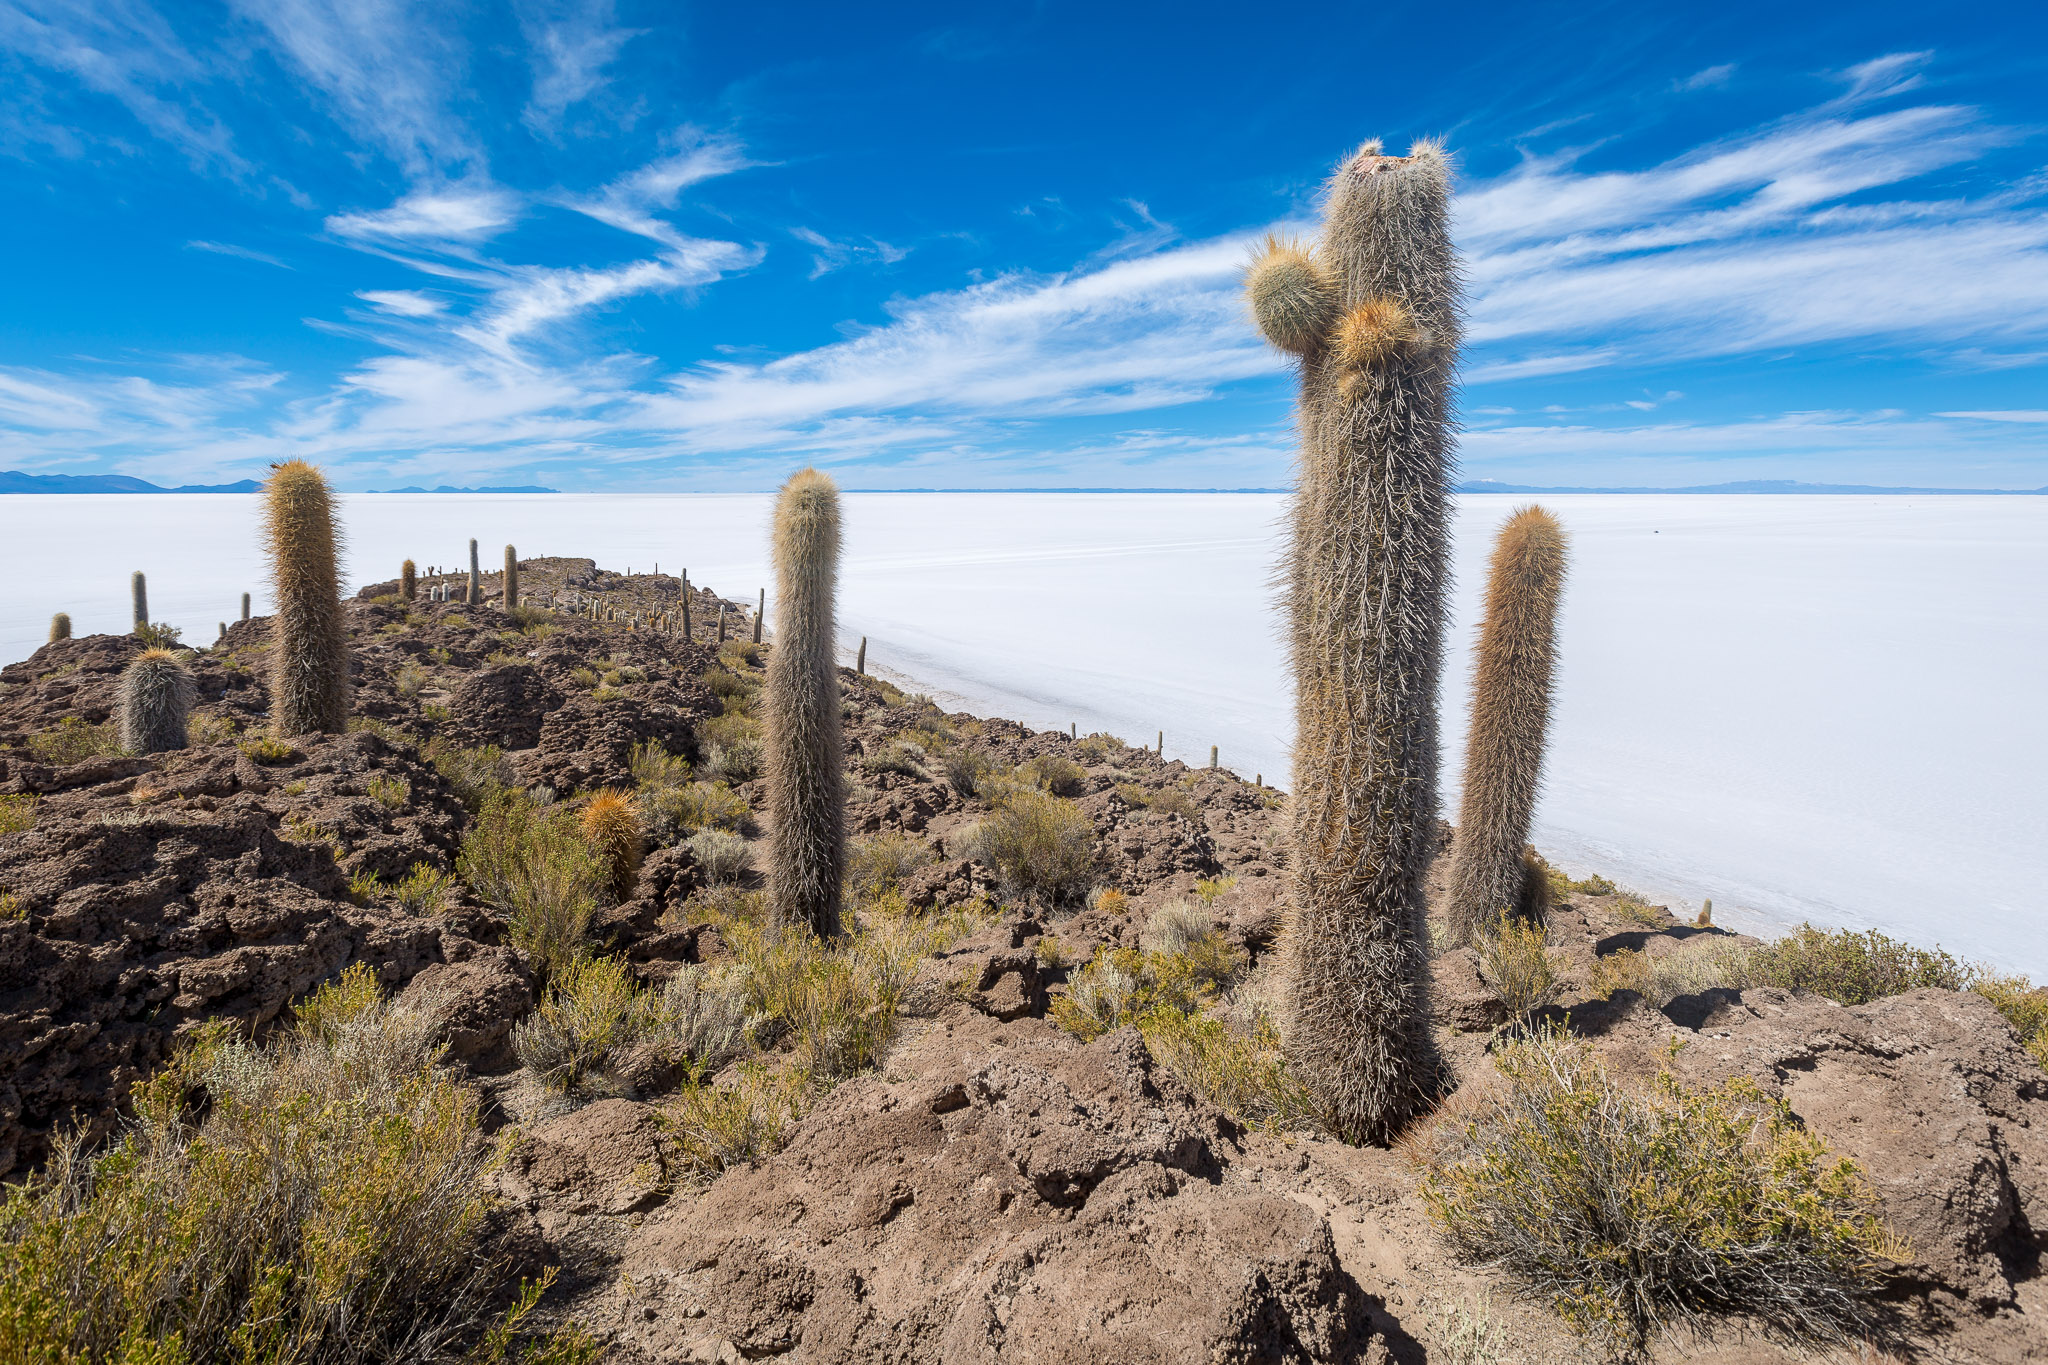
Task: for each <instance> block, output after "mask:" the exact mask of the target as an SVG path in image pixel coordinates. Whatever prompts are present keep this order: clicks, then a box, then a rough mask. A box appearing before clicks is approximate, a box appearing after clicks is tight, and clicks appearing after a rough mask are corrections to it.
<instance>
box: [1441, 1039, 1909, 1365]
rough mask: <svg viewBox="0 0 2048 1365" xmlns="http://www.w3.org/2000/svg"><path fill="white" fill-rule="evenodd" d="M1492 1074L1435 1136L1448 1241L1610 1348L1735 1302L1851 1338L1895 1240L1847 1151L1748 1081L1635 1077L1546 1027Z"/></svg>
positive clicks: (1825, 1337)
mask: <svg viewBox="0 0 2048 1365" xmlns="http://www.w3.org/2000/svg"><path fill="white" fill-rule="evenodd" d="M1494 1065H1495V1066H1496V1067H1497V1068H1498V1069H1499V1070H1500V1073H1501V1075H1502V1077H1503V1078H1504V1079H1505V1081H1506V1085H1505V1086H1504V1087H1503V1088H1502V1089H1501V1090H1500V1091H1499V1092H1498V1093H1495V1094H1492V1095H1490V1096H1488V1097H1487V1098H1486V1099H1484V1100H1483V1101H1482V1107H1481V1109H1480V1110H1479V1112H1478V1113H1477V1115H1476V1116H1474V1117H1472V1118H1470V1119H1468V1120H1466V1121H1464V1122H1462V1123H1448V1124H1446V1125H1444V1126H1443V1127H1441V1128H1439V1129H1438V1130H1437V1132H1436V1133H1435V1134H1434V1137H1433V1141H1434V1144H1435V1146H1434V1150H1433V1151H1431V1152H1430V1153H1429V1154H1428V1156H1427V1158H1426V1160H1427V1165H1428V1173H1427V1175H1426V1176H1425V1178H1424V1180H1423V1184H1422V1196H1423V1200H1424V1203H1425V1205H1426V1207H1427V1208H1428V1210H1429V1214H1430V1217H1431V1219H1432V1220H1433V1221H1434V1222H1435V1223H1436V1225H1437V1226H1438V1228H1439V1229H1440V1230H1441V1231H1442V1232H1443V1234H1444V1236H1445V1237H1446V1238H1447V1239H1448V1241H1449V1242H1450V1245H1451V1248H1452V1250H1453V1252H1454V1253H1455V1254H1456V1255H1458V1256H1459V1257H1460V1258H1461V1259H1464V1260H1466V1261H1469V1262H1472V1263H1474V1264H1480V1265H1485V1266H1489V1267H1492V1268H1496V1269H1498V1270H1501V1271H1504V1272H1506V1273H1507V1274H1508V1275H1509V1276H1510V1277H1512V1278H1513V1279H1514V1280H1516V1281H1517V1282H1518V1283H1519V1284H1520V1285H1521V1286H1522V1288H1523V1289H1524V1291H1525V1292H1527V1293H1530V1294H1532V1295H1534V1296H1536V1297H1538V1298H1541V1299H1545V1300H1548V1301H1549V1302H1550V1304H1551V1305H1552V1307H1553V1308H1554V1309H1555V1310H1556V1311H1557V1312H1558V1313H1559V1315H1560V1316H1562V1317H1563V1318H1564V1320H1565V1321H1566V1323H1568V1324H1569V1325H1570V1326H1571V1327H1572V1328H1573V1329H1574V1330H1576V1331H1578V1332H1580V1333H1582V1334H1584V1335H1586V1336H1587V1337H1589V1338H1591V1339H1593V1340H1594V1341H1595V1342H1597V1343H1599V1344H1600V1345H1602V1346H1604V1347H1607V1348H1608V1349H1611V1350H1614V1351H1616V1352H1619V1353H1634V1352H1638V1351H1640V1350H1641V1349H1642V1348H1643V1347H1644V1346H1645V1344H1646V1343H1647V1342H1648V1340H1649V1337H1650V1335H1651V1333H1653V1332H1654V1331H1657V1330H1658V1329H1660V1328H1667V1327H1671V1326H1676V1325H1683V1326H1687V1327H1692V1328H1695V1329H1698V1330H1701V1331H1703V1332H1710V1331H1711V1330H1712V1328H1713V1326H1714V1322H1715V1319H1716V1318H1717V1317H1719V1316H1721V1315H1746V1316H1747V1317H1749V1318H1750V1319H1752V1320H1754V1321H1756V1322H1758V1323H1760V1324H1762V1326H1763V1327H1764V1328H1765V1330H1766V1331H1767V1332H1769V1333H1770V1334H1772V1335H1773V1336H1776V1337H1779V1338H1782V1339H1787V1340H1790V1341H1794V1342H1799V1343H1811V1344H1841V1345H1847V1344H1850V1343H1852V1342H1854V1341H1856V1340H1858V1339H1860V1338H1862V1337H1864V1336H1865V1335H1867V1334H1869V1333H1870V1332H1871V1330H1872V1329H1873V1328H1874V1327H1875V1325H1876V1314H1877V1307H1876V1305H1877V1301H1878V1296H1879V1293H1880V1291H1881V1290H1882V1288H1883V1285H1884V1277H1885V1274H1886V1272H1887V1268H1888V1266H1889V1265H1890V1264H1891V1263H1893V1262H1895V1261H1898V1260H1900V1259H1903V1258H1904V1257H1905V1256H1906V1254H1907V1251H1906V1248H1905V1247H1904V1245H1903V1244H1902V1243H1901V1242H1900V1241H1899V1240H1898V1239H1897V1238H1896V1237H1895V1236H1894V1235H1893V1234H1892V1233H1891V1232H1890V1230H1889V1229H1888V1228H1887V1227H1886V1226H1885V1224H1884V1222H1883V1220H1882V1219H1881V1217H1880V1216H1879V1203H1878V1200H1877V1197H1876V1195H1875V1194H1873V1193H1872V1191H1871V1190H1870V1187H1869V1185H1868V1184H1867V1182H1866V1181H1865V1180H1864V1177H1863V1173H1862V1171H1861V1170H1860V1169H1859V1168H1858V1167H1857V1166H1856V1164H1855V1163H1854V1162H1851V1161H1847V1160H1842V1159H1836V1158H1833V1157H1831V1156H1830V1155H1829V1153H1828V1151H1827V1148H1826V1146H1825V1144H1823V1143H1822V1142H1821V1140H1820V1139H1819V1138H1817V1137H1815V1136H1814V1135H1813V1134H1811V1133H1809V1132H1807V1131H1806V1130H1805V1129H1804V1128H1802V1127H1801V1126H1800V1125H1799V1122H1798V1120H1797V1119H1796V1118H1794V1117H1793V1115H1792V1112H1791V1110H1790V1109H1789V1107H1787V1106H1786V1104H1785V1103H1784V1102H1783V1101H1780V1100H1774V1099H1772V1098H1770V1097H1769V1096H1767V1095H1765V1094H1764V1093H1763V1092H1762V1091H1761V1090H1759V1089H1758V1088H1757V1087H1756V1086H1755V1085H1754V1084H1753V1083H1752V1082H1750V1081H1747V1080H1740V1079H1738V1080H1733V1081H1729V1082H1727V1083H1725V1084H1723V1085H1720V1086H1717V1087H1714V1088H1712V1089H1699V1088H1693V1087H1689V1086H1685V1085H1682V1084H1680V1083H1679V1081H1678V1080H1677V1079H1676V1078H1675V1077H1673V1076H1672V1075H1671V1073H1670V1071H1669V1069H1668V1068H1666V1069H1665V1070H1664V1071H1663V1073H1662V1074H1661V1075H1660V1076H1659V1078H1658V1080H1657V1083H1656V1087H1655V1089H1654V1091H1652V1092H1651V1093H1648V1094H1637V1093H1632V1092H1630V1091H1628V1090H1625V1089H1622V1088H1620V1087H1618V1086H1617V1085H1616V1084H1615V1083H1614V1082H1613V1080H1612V1079H1611V1078H1610V1077H1609V1076H1608V1074H1607V1072H1606V1070H1605V1068H1604V1067H1603V1066H1602V1064H1601V1062H1600V1059H1599V1056H1598V1054H1596V1053H1595V1052H1594V1050H1593V1049H1592V1047H1591V1046H1590V1045H1588V1044H1587V1043H1586V1042H1584V1041H1583V1040H1580V1039H1577V1038H1574V1037H1572V1036H1570V1035H1568V1034H1566V1033H1564V1032H1563V1031H1562V1030H1559V1029H1547V1030H1542V1031H1539V1032H1537V1033H1535V1034H1533V1035H1531V1036H1529V1037H1527V1038H1523V1039H1518V1040H1515V1041H1511V1042H1508V1043H1506V1044H1505V1045H1504V1046H1502V1047H1501V1048H1500V1049H1499V1050H1498V1051H1497V1052H1496V1053H1495V1054H1494Z"/></svg>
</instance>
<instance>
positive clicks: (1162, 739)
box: [1159, 730, 1166, 758]
mask: <svg viewBox="0 0 2048 1365" xmlns="http://www.w3.org/2000/svg"><path fill="white" fill-rule="evenodd" d="M1159 756H1160V757H1161V758H1165V757H1166V731H1164V730H1161V731H1160V732H1159Z"/></svg>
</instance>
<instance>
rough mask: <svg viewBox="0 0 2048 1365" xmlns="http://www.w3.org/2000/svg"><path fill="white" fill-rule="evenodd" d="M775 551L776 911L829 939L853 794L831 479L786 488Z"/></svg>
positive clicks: (771, 666)
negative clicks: (839, 649) (846, 768)
mask: <svg viewBox="0 0 2048 1365" xmlns="http://www.w3.org/2000/svg"><path fill="white" fill-rule="evenodd" d="M774 555H775V611H776V621H777V622H778V625H777V628H776V632H775V651H774V653H773V654H772V655H770V656H769V660H768V683H767V687H766V689H765V703H766V707H765V709H766V721H767V725H766V730H767V750H768V752H767V770H768V809H769V826H770V829H769V836H768V905H769V909H770V911H771V912H772V913H773V914H774V915H775V916H776V917H777V918H778V919H779V920H780V921H781V922H782V923H784V924H804V925H808V926H809V927H810V928H811V930H812V931H813V932H815V933H817V934H818V935H819V936H821V937H826V938H829V937H832V936H834V935H836V934H838V932H839V879H840V876H841V875H842V873H843V872H844V871H845V866H846V833H845V828H844V806H845V800H846V797H845V785H844V781H843V779H842V775H841V769H842V766H843V764H844V761H845V760H844V756H843V754H842V753H841V750H840V743H839V669H838V667H837V665H836V663H835V662H834V648H833V646H834V634H835V631H834V620H833V599H834V597H835V595H836V593H837V590H838V580H839V488H838V486H837V485H836V484H834V483H833V482H832V480H831V479H830V478H829V477H828V476H826V475H824V474H821V473H819V472H818V471H817V470H815V469H803V470H799V471H798V472H797V473H796V474H794V475H792V476H791V477H790V480H789V482H788V483H786V484H784V485H783V486H782V492H781V493H780V494H779V495H778V496H777V498H776V500H775V543H774ZM755 619H756V620H757V621H758V620H759V619H760V618H759V617H758V616H757V617H756V618H755Z"/></svg>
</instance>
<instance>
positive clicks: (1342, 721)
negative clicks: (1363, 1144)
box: [1246, 142, 1460, 1142]
mask: <svg viewBox="0 0 2048 1365" xmlns="http://www.w3.org/2000/svg"><path fill="white" fill-rule="evenodd" d="M1449 206H1450V167H1449V165H1448V163H1447V162H1446V160H1445V157H1444V154H1443V151H1442V149H1441V148H1440V147H1439V146H1437V145H1436V144H1434V143H1422V144H1419V145H1417V146H1416V147H1415V148H1414V150H1413V151H1412V152H1410V154H1409V155H1408V156H1406V157H1393V156H1383V155H1381V153H1380V145H1379V143H1377V142H1368V143H1366V144H1365V145H1364V146H1363V147H1361V148H1359V150H1358V151H1357V152H1356V153H1354V154H1353V155H1352V156H1350V157H1347V158H1346V159H1345V160H1344V162H1343V163H1342V164H1341V165H1339V166H1338V168H1337V172H1336V174H1335V175H1334V176H1333V177H1332V178H1331V181H1330V185H1329V190H1328V194H1327V197H1326V199H1325V202H1324V211H1323V230H1322V235H1321V238H1320V240H1319V241H1318V242H1316V243H1315V244H1314V246H1313V247H1308V246H1302V245H1299V244H1296V243H1291V242H1283V241H1278V240H1273V239H1268V241H1267V243H1266V247H1265V250H1264V252H1263V253H1262V254H1261V255H1260V256H1259V257H1258V258H1257V259H1256V260H1255V261H1254V262H1253V264H1252V266H1251V268H1250V269H1249V271H1248V272H1247V275H1246V288H1247V292H1248V293H1249V295H1250V302H1251V306H1252V312H1253V315H1254V317H1255V318H1256V320H1257V322H1258V325H1259V328H1260V330H1261V331H1263V332H1264V333H1265V335H1266V338H1267V340H1269V341H1271V342H1272V343H1273V344H1274V345H1275V346H1278V347H1280V348H1281V349H1282V350H1285V351H1288V352H1291V353H1292V354H1293V355H1294V356H1295V357H1297V363H1298V369H1299V376H1300V386H1301V387H1300V407H1299V410H1298V412H1297V418H1296V421H1297V426H1298V428H1299V430H1300V432H1301V458H1300V463H1299V476H1298V477H1299V484H1298V488H1297V490H1296V493H1295V498H1294V505H1293V508H1292V510H1291V513H1290V517H1291V523H1292V524H1291V527H1290V537H1289V544H1288V549H1287V555H1286V559H1285V571H1286V578H1287V585H1288V593H1287V596H1288V631H1289V644H1290V653H1291V655H1292V659H1293V664H1294V672H1295V727H1296V733H1295V748H1294V801H1293V818H1294V849H1293V853H1292V855H1291V858H1290V862H1291V864H1292V876H1293V882H1294V887H1293V890H1294V905H1293V920H1292V928H1291V932H1290V934H1289V938H1288V952H1287V957H1286V961H1287V966H1286V972H1287V977H1286V983H1287V990H1288V994H1289V998H1290V1010H1289V1013H1290V1015H1291V1017H1292V1027H1291V1029H1290V1031H1289V1036H1288V1051H1289V1054H1290V1057H1291V1059H1292V1062H1293V1065H1294V1067H1295V1068H1296V1071H1297V1073H1298V1074H1299V1075H1300V1076H1301V1078H1302V1079H1303V1080H1304V1081H1305V1082H1306V1083H1307V1085H1308V1086H1309V1088H1310V1090H1311V1091H1312V1092H1313V1093H1314V1094H1315V1096H1316V1097H1317V1099H1318V1101H1319V1102H1320V1103H1321V1105H1322V1106H1323V1108H1324V1110H1325V1113H1326V1116H1327V1118H1328V1120H1329V1121H1330V1123H1331V1124H1332V1125H1333V1126H1334V1128H1335V1129H1336V1130H1337V1131H1338V1132H1340V1133H1342V1134H1343V1135H1345V1136H1346V1137H1349V1138H1351V1139H1352V1140H1354V1141H1373V1142H1385V1141H1387V1140H1389V1139H1390V1138H1392V1137H1393V1135H1394V1134H1395V1133H1396V1132H1397V1131H1398V1130H1399V1129H1400V1128H1401V1126H1402V1125H1403V1124H1404V1123H1405V1122H1406V1121H1407V1120H1408V1119H1410V1118H1412V1117H1413V1116H1414V1115H1416V1114H1417V1113H1418V1112H1420V1111H1421V1110H1423V1109H1424V1108H1426V1107H1427V1106H1428V1105H1429V1104H1430V1103H1431V1102H1432V1101H1433V1099H1434V1097H1435V1096H1436V1095H1437V1093H1438V1092H1439V1090H1440V1088H1441V1083H1442V1074H1441V1064H1440V1062H1439V1059H1438V1057H1437V1053H1436V1048H1435V1044H1434V1042H1433V1040H1432V1038H1431V1035H1430V1018H1429V999H1428V981H1429V956H1428V948H1427V942H1428V940H1427V931H1426V922H1425V914H1426V908H1425V903H1424V899H1423V878H1424V876H1425V874H1426V873H1427V872H1428V869H1429V863H1430V857H1431V854H1432V852H1433V848H1434V840H1435V836H1436V778H1437V715H1436V690H1437V675H1438V670H1439V667H1440V663H1441V656H1442V649H1443V614H1444V608H1443V598H1444V577H1445V546H1444V502H1445V497H1446V491H1447V490H1446V484H1447V475H1448V466H1449V461H1450V446H1451V436H1450V416H1451V381H1452V373H1453V370H1454V368H1455V366H1456V363H1457V356H1458V345H1459V335H1460V321H1459V299H1458V264H1457V259H1456V256H1455V254H1454V252H1453V250H1452V247H1451V239H1450V230H1449V227H1450V225H1449Z"/></svg>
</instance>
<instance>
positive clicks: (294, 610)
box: [263, 460, 348, 735]
mask: <svg viewBox="0 0 2048 1365" xmlns="http://www.w3.org/2000/svg"><path fill="white" fill-rule="evenodd" d="M263 523H264V534H265V536H266V538H267V539H268V540H269V548H270V573H271V582H272V597H273V600H274V601H275V602H276V606H275V607H274V608H273V609H272V611H271V617H270V621H271V626H270V630H271V648H270V669H271V671H270V724H271V728H272V729H273V730H275V731H276V732H277V733H278V734H280V735H302V734H308V733H312V732H316V731H318V732H324V733H326V734H340V733H341V732H342V731H343V730H344V729H346V728H347V726H348V635H347V632H346V630H345V629H344V628H343V624H342V614H341V595H340V584H339V577H338V574H337V571H336V568H335V559H336V551H337V545H338V542H339V540H340V538H341V537H340V532H339V530H338V529H337V528H336V526H335V524H334V506H333V499H332V497H331V496H330V495H329V493H328V491H327V480H326V479H325V478H324V477H322V476H321V473H320V471H319V469H317V468H316V467H314V466H313V465H310V464H307V463H306V462H305V461H304V460H289V461H287V462H285V463H284V464H281V465H277V466H275V467H274V468H273V472H272V473H271V476H270V481H269V482H268V483H266V484H265V485H264V487H263Z"/></svg>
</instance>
